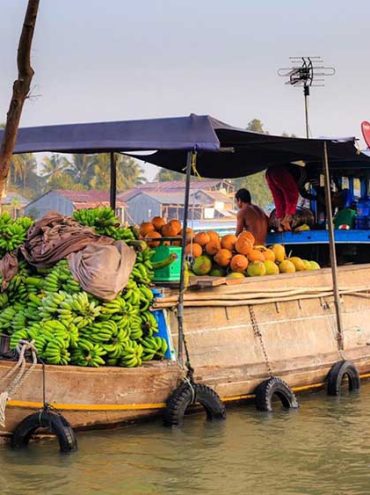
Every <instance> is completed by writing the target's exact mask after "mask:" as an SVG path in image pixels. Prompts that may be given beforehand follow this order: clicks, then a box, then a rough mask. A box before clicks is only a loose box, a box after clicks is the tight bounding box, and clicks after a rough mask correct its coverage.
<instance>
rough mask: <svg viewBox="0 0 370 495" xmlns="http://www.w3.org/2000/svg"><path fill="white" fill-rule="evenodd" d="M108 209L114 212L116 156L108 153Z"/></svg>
mask: <svg viewBox="0 0 370 495" xmlns="http://www.w3.org/2000/svg"><path fill="white" fill-rule="evenodd" d="M109 192H110V207H111V208H112V210H113V211H116V202H117V201H116V200H117V161H116V154H115V153H114V152H113V151H112V152H111V153H110V191H109Z"/></svg>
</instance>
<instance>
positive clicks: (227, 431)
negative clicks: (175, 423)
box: [0, 383, 370, 495]
mask: <svg viewBox="0 0 370 495" xmlns="http://www.w3.org/2000/svg"><path fill="white" fill-rule="evenodd" d="M299 402H300V409H299V410H297V411H291V412H289V411H284V410H280V409H279V408H277V409H276V410H275V412H274V413H273V414H268V413H259V412H257V411H256V410H255V409H254V406H253V404H251V403H250V404H243V405H238V406H235V407H233V408H230V409H228V416H227V419H226V421H222V422H217V423H208V422H207V421H206V420H205V416H204V415H203V414H200V415H198V414H196V415H192V416H189V417H187V418H186V421H185V425H184V427H183V428H182V429H181V430H175V431H173V430H170V429H166V428H164V427H163V426H162V424H161V422H160V420H156V421H154V422H151V423H145V424H139V425H130V426H127V427H124V428H122V429H120V430H115V431H100V432H89V433H79V434H78V442H79V450H78V452H76V453H73V454H71V455H62V454H60V453H59V452H58V447H57V445H56V444H55V443H53V442H45V443H39V444H33V445H30V446H29V447H28V449H26V450H25V451H21V452H19V451H17V452H15V451H12V450H10V448H9V447H6V446H1V447H0V462H1V469H0V487H1V488H0V493H1V495H8V494H9V495H18V494H19V495H27V494H33V495H35V494H37V495H38V494H42V495H43V494H47V495H64V494H70V495H92V494H99V495H123V494H124V495H126V494H128V495H157V494H158V495H159V494H161V495H167V494H171V495H190V494H191V495H195V494H200V495H215V494H216V495H223V494H228V495H229V494H230V495H231V494H232V495H242V494H243V495H245V494H258V495H276V494H279V495H285V494H287V495H288V494H289V495H293V494H294V495H306V494H307V495H308V494H310V495H338V494H343V495H360V494H361V495H365V494H366V495H369V494H370V383H367V384H364V385H363V386H362V388H361V391H360V393H359V394H357V393H356V394H348V393H347V394H345V395H344V396H343V397H341V398H339V399H338V398H333V397H327V396H326V395H325V393H324V392H317V393H314V394H308V395H304V396H299Z"/></svg>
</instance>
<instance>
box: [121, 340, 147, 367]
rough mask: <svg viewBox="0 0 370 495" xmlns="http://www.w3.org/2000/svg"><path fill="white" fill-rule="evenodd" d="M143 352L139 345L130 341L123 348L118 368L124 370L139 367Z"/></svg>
mask: <svg viewBox="0 0 370 495" xmlns="http://www.w3.org/2000/svg"><path fill="white" fill-rule="evenodd" d="M143 352H144V348H143V346H142V345H141V344H138V343H137V342H135V341H133V340H130V341H129V342H128V343H127V344H126V345H125V346H124V348H123V353H122V357H121V359H120V361H119V364H120V366H124V367H125V368H135V367H136V366H141V364H142V362H143V360H142V356H143Z"/></svg>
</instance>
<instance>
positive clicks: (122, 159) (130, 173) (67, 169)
mask: <svg viewBox="0 0 370 495" xmlns="http://www.w3.org/2000/svg"><path fill="white" fill-rule="evenodd" d="M116 165H117V189H118V190H119V191H125V190H126V189H130V188H132V187H135V186H137V185H139V184H142V183H143V182H145V180H146V179H145V177H144V176H143V169H142V168H141V167H140V165H139V164H138V162H137V161H136V160H134V159H133V158H131V157H128V156H124V155H117V157H116ZM43 177H44V178H45V180H46V185H45V190H50V189H70V190H73V191H84V190H89V189H96V190H101V191H107V190H108V189H109V185H110V155H109V153H100V154H96V155H79V154H75V155H72V158H71V159H68V158H66V157H64V156H62V155H59V154H55V153H54V154H53V155H51V157H45V158H44V160H43Z"/></svg>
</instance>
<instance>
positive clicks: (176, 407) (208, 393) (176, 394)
mask: <svg viewBox="0 0 370 495" xmlns="http://www.w3.org/2000/svg"><path fill="white" fill-rule="evenodd" d="M196 403H199V404H201V405H202V406H203V408H204V409H205V411H206V414H207V419H208V420H214V419H225V417H226V410H225V406H224V404H223V402H222V401H221V399H220V397H219V396H218V394H217V393H216V392H215V391H214V390H212V389H211V388H210V387H207V385H202V384H197V383H193V384H192V385H190V384H189V383H188V382H183V383H182V384H181V385H180V386H179V387H178V388H177V389H176V390H174V391H173V392H172V394H171V395H170V396H169V398H168V399H167V402H166V409H165V411H164V418H163V419H164V424H165V425H166V426H181V425H182V424H183V421H184V415H185V412H186V410H187V409H188V407H189V406H190V405H191V404H196Z"/></svg>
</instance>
